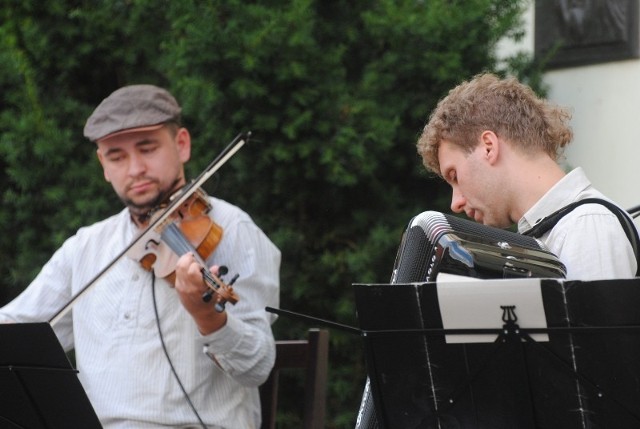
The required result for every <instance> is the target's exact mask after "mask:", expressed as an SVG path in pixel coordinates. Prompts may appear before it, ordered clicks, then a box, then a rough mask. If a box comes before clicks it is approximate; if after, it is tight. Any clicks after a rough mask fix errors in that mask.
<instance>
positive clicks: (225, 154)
mask: <svg viewBox="0 0 640 429" xmlns="http://www.w3.org/2000/svg"><path fill="white" fill-rule="evenodd" d="M250 137H251V132H250V131H248V132H245V133H240V134H238V135H237V136H236V137H235V138H234V139H233V140H232V141H231V143H229V144H228V145H227V147H225V148H224V149H223V150H222V152H220V154H219V155H218V156H217V157H216V158H215V159H214V160H213V161H211V163H210V164H209V165H208V166H207V167H206V168H205V169H204V170H203V171H202V173H200V175H199V176H198V177H197V178H196V179H194V180H193V181H191V183H189V184H188V185H187V186H186V187H185V188H184V189H183V192H182V193H181V194H180V195H178V196H177V197H175V198H174V199H172V200H171V201H170V202H169V204H168V205H167V207H166V208H165V209H164V211H163V212H162V213H161V214H160V215H158V216H157V217H156V218H155V219H154V220H153V221H152V222H151V223H150V224H149V225H148V226H147V228H146V229H145V230H144V232H143V233H142V234H140V235H139V236H138V237H136V239H134V240H133V241H132V242H131V243H129V245H128V246H127V247H125V248H124V249H123V250H122V251H121V252H120V253H119V254H118V256H116V257H115V258H114V259H113V260H112V261H111V262H109V263H108V264H107V266H106V267H104V268H103V269H102V270H101V271H100V272H98V274H96V275H95V276H94V277H93V278H92V279H91V280H90V281H89V282H88V283H87V284H86V285H85V286H83V287H82V289H80V290H79V291H78V292H76V294H75V295H73V296H72V297H71V299H70V300H69V301H68V302H67V303H66V304H65V305H64V306H62V308H61V309H60V310H58V312H56V313H55V314H54V316H53V317H52V318H51V319H49V324H50V325H52V326H54V325H55V324H57V323H58V322H59V321H60V319H62V318H63V317H64V316H65V315H66V314H67V313H68V312H69V311H70V310H71V308H72V307H73V306H74V305H75V304H76V302H78V300H79V299H80V298H81V297H82V296H84V295H85V294H86V293H87V292H88V291H89V290H90V289H91V288H92V287H93V286H94V285H95V284H96V282H97V281H98V280H100V279H101V278H102V277H103V276H104V275H105V274H106V273H107V272H108V271H109V270H110V269H111V268H112V267H113V265H114V264H115V263H116V262H118V261H119V260H120V259H122V257H124V256H125V255H126V254H127V253H128V252H129V251H130V250H131V249H132V248H133V247H134V246H136V245H137V244H138V243H140V242H141V241H142V240H144V239H145V237H146V236H147V235H148V233H149V232H150V231H153V230H154V228H156V226H158V225H161V224H162V223H163V222H164V221H166V220H167V219H168V218H169V216H171V214H173V212H174V210H175V209H176V208H177V207H179V206H180V205H181V204H182V203H184V202H185V201H186V200H187V199H188V198H189V197H191V195H192V194H193V193H194V192H195V191H196V190H197V189H199V188H200V186H202V184H203V183H204V182H206V181H207V180H208V179H209V178H210V177H211V176H213V174H215V172H216V171H218V170H219V169H220V167H222V166H223V165H224V164H225V163H226V162H227V161H228V160H229V159H230V158H231V157H232V156H233V155H235V154H236V152H238V151H239V150H240V148H242V146H244V145H245V144H246V143H247V142H248V141H249V138H250Z"/></svg>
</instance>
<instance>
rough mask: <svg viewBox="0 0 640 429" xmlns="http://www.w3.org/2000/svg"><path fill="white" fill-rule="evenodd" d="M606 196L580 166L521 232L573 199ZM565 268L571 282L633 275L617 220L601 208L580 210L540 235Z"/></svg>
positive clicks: (555, 188)
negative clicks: (590, 180)
mask: <svg viewBox="0 0 640 429" xmlns="http://www.w3.org/2000/svg"><path fill="white" fill-rule="evenodd" d="M585 198H602V199H606V200H607V201H610V200H608V199H607V198H606V197H605V196H604V195H603V194H601V193H600V192H598V191H597V190H596V189H594V188H593V186H592V185H591V182H589V179H587V177H586V175H585V174H584V171H583V170H582V168H580V167H578V168H576V169H574V170H572V171H571V172H570V173H569V174H567V175H566V176H565V177H563V178H562V179H561V180H560V181H559V182H558V183H556V184H555V185H554V186H553V187H552V188H551V189H550V190H549V191H548V192H547V193H546V194H545V195H544V196H543V197H542V198H541V199H540V200H539V201H538V202H537V203H536V204H535V205H534V206H533V207H531V208H530V209H529V210H528V211H527V212H526V213H525V214H524V216H523V217H522V219H520V221H519V222H518V232H520V233H522V232H525V231H527V230H529V229H531V227H532V226H534V225H535V224H536V223H538V222H539V221H540V220H542V218H544V217H545V216H548V215H550V214H551V213H553V212H555V211H556V210H558V209H560V208H562V207H564V206H566V205H567V204H570V203H572V202H574V201H579V200H583V199H585ZM540 240H541V241H542V242H543V243H545V244H546V245H547V247H548V248H549V250H551V252H553V253H554V254H555V255H556V256H557V257H558V258H559V259H560V261H561V262H562V263H564V265H565V266H566V268H567V279H570V280H598V279H623V278H632V277H635V273H636V265H637V262H636V257H635V254H634V252H633V248H632V247H631V243H629V240H628V239H627V236H626V235H625V232H624V229H623V228H622V226H621V225H620V221H619V220H618V218H617V217H616V216H615V215H614V214H613V213H612V212H611V211H610V210H609V209H607V208H606V207H605V206H604V205H602V204H584V205H582V206H578V207H577V208H575V209H574V210H573V211H571V212H570V213H569V214H567V215H566V216H565V217H563V218H562V219H560V221H559V222H558V223H557V224H556V226H555V227H554V228H553V229H551V230H550V231H548V232H547V233H546V234H544V235H543V236H542V237H540Z"/></svg>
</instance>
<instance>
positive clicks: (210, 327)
mask: <svg viewBox="0 0 640 429" xmlns="http://www.w3.org/2000/svg"><path fill="white" fill-rule="evenodd" d="M180 113H181V108H180V106H179V105H178V103H177V102H176V100H175V99H174V97H173V96H172V95H171V94H170V93H168V92H167V91H166V90H164V89H162V88H158V87H155V86H152V85H133V86H127V87H123V88H120V89H119V90H117V91H115V92H114V93H112V94H111V95H110V96H109V97H107V98H106V99H105V100H103V102H102V103H100V105H99V106H98V107H97V108H96V109H95V111H94V112H93V114H92V115H91V116H90V117H89V119H88V120H87V122H86V125H85V128H84V134H85V136H86V137H87V138H88V139H89V140H91V141H93V142H95V144H96V145H97V155H98V160H99V161H100V164H101V165H102V169H103V173H104V178H105V179H106V181H107V182H109V183H111V185H112V186H113V189H114V191H115V192H116V194H117V195H118V197H119V198H120V199H121V200H122V202H123V203H124V205H125V206H126V207H125V209H123V210H122V211H121V212H120V213H118V214H116V215H114V216H111V217H109V218H107V219H104V220H102V221H100V222H97V223H95V224H93V225H90V226H87V227H84V228H81V229H79V230H78V231H77V233H76V234H75V235H73V236H72V237H70V238H68V239H67V240H66V241H65V243H64V244H63V245H62V247H61V248H60V249H58V250H57V251H56V253H55V254H54V255H53V256H52V258H51V259H50V260H49V261H48V262H47V263H46V264H45V266H44V267H43V268H42V270H41V272H40V273H39V274H38V276H37V277H36V279H35V280H34V281H33V282H32V283H31V285H29V287H27V289H25V291H24V292H23V293H22V294H21V295H20V296H18V297H17V298H16V299H15V300H13V301H12V302H10V303H9V304H7V305H6V306H4V307H3V308H1V309H0V320H7V321H12V322H19V323H24V322H36V321H37V322H41V321H47V320H51V317H52V316H53V315H55V314H56V312H57V311H59V309H60V308H61V307H63V306H64V305H65V304H66V303H68V302H69V301H70V300H71V299H72V298H73V297H74V295H75V294H76V293H77V292H78V291H79V290H82V288H83V287H85V286H86V284H87V283H88V282H90V281H91V279H92V278H94V277H95V275H96V273H97V272H99V270H100V269H102V268H103V267H104V266H107V265H108V264H110V263H112V262H113V261H114V259H115V258H117V257H118V256H119V254H120V253H121V252H122V250H123V249H124V248H126V246H127V245H128V244H129V243H131V242H132V241H133V240H134V239H135V238H136V237H137V236H139V235H140V234H141V233H142V232H143V231H145V229H146V228H147V226H148V224H149V222H150V213H151V212H152V210H154V209H156V208H157V207H158V206H160V205H161V204H163V203H166V202H167V200H168V199H169V197H170V196H171V195H174V194H175V193H176V192H179V191H180V189H182V188H183V186H184V185H185V184H186V183H187V181H186V179H185V172H184V164H185V163H186V162H187V161H188V160H189V158H190V153H191V137H190V134H189V131H188V130H187V129H186V128H184V127H182V126H181V122H180ZM205 197H206V199H207V200H208V203H210V206H211V210H210V211H208V212H207V216H209V217H210V218H211V220H212V221H213V222H214V223H215V224H216V225H218V226H219V227H220V228H221V230H222V238H221V239H220V240H219V242H218V243H217V244H216V247H215V250H214V251H213V252H212V253H211V254H210V255H196V254H194V253H191V252H188V253H186V254H184V255H183V256H181V257H180V258H179V259H178V258H176V262H175V269H174V273H175V280H174V281H169V280H167V279H165V278H159V277H158V278H157V277H156V275H155V272H154V270H151V271H148V270H146V269H145V268H143V267H142V265H141V264H140V263H139V261H137V260H136V259H135V258H133V257H131V255H128V254H127V256H125V257H123V258H121V259H120V260H117V261H115V263H114V264H113V267H112V268H111V269H110V270H108V271H107V272H106V273H105V274H104V275H103V276H102V277H100V278H99V279H98V280H97V282H96V284H95V286H94V287H93V288H92V290H91V291H90V292H88V293H86V294H84V295H83V296H82V297H81V298H80V299H78V300H77V303H75V304H74V306H73V310H72V311H70V312H68V313H66V314H65V315H64V316H63V317H61V318H60V319H59V321H58V322H56V323H55V324H54V326H53V328H54V331H55V333H56V335H57V336H58V338H59V339H60V342H61V343H62V345H63V347H64V348H65V349H66V350H71V349H74V350H75V356H76V365H77V369H78V371H79V375H78V376H79V378H80V381H81V382H82V384H83V387H84V388H85V390H86V392H87V395H88V396H89V399H90V401H91V403H92V404H93V407H94V409H95V411H96V414H97V415H98V417H99V418H100V421H101V423H102V425H103V426H104V427H105V428H160V427H181V428H194V427H206V428H258V427H259V425H260V403H259V397H258V389H257V388H258V386H259V385H260V384H262V383H263V382H264V381H265V380H266V378H267V376H268V375H269V372H270V370H271V368H272V366H273V362H274V359H275V346H274V338H273V334H272V331H271V323H272V322H273V316H272V315H270V314H269V313H267V312H265V310H264V308H265V307H266V306H272V307H277V306H278V303H279V302H278V300H279V268H280V251H279V250H278V249H277V248H276V246H275V245H274V244H273V243H272V242H271V241H270V240H269V239H268V237H267V236H266V235H265V234H264V233H263V232H262V231H261V230H260V228H259V227H258V226H257V225H256V224H255V223H254V222H253V221H252V220H251V218H250V217H249V216H248V215H247V214H246V213H245V212H244V211H242V210H241V209H239V208H238V207H236V206H233V205H231V204H229V203H228V202H225V201H223V200H220V199H217V198H214V197H208V196H205ZM203 259H204V261H203ZM157 262H158V261H156V263H157ZM202 262H205V263H206V265H207V267H211V270H212V273H213V274H218V267H219V266H222V265H224V266H228V267H229V269H230V270H232V271H233V273H237V274H238V277H237V281H236V282H235V283H234V285H233V290H234V291H235V293H236V294H237V297H238V301H237V303H236V304H234V305H226V306H225V307H224V308H223V309H222V310H221V311H220V309H216V307H215V306H214V303H215V302H216V300H215V299H214V300H212V301H208V300H205V299H203V296H204V294H205V292H207V291H208V290H210V289H211V286H208V285H207V284H206V283H205V281H204V279H203V272H202V269H203V266H202ZM214 296H215V294H214Z"/></svg>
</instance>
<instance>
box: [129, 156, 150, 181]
mask: <svg viewBox="0 0 640 429" xmlns="http://www.w3.org/2000/svg"><path fill="white" fill-rule="evenodd" d="M146 169H147V166H146V164H145V162H144V159H143V157H142V156H140V155H138V154H132V155H131V156H130V157H129V176H131V177H137V176H140V175H142V174H143V173H145V171H146Z"/></svg>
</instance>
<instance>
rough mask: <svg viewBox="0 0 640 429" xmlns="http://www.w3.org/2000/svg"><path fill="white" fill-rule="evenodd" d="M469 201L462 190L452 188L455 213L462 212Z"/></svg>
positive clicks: (452, 208)
mask: <svg viewBox="0 0 640 429" xmlns="http://www.w3.org/2000/svg"><path fill="white" fill-rule="evenodd" d="M466 203H467V200H466V199H465V198H464V195H462V192H460V190H458V189H457V188H455V187H454V188H452V190H451V211H453V212H454V213H462V211H463V210H464V206H465V204H466Z"/></svg>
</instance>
